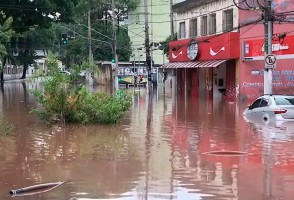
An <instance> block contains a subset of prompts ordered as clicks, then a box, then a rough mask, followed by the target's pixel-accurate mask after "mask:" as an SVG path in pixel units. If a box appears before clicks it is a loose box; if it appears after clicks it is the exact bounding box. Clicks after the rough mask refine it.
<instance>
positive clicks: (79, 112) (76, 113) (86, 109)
mask: <svg viewBox="0 0 294 200" xmlns="http://www.w3.org/2000/svg"><path fill="white" fill-rule="evenodd" d="M56 63H57V61H56V55H54V54H53V55H49V57H48V59H47V66H48V68H49V69H50V71H51V72H50V77H49V78H47V79H46V80H45V81H44V88H43V90H38V89H37V90H33V91H32V93H33V95H34V96H35V98H36V100H37V101H38V102H39V103H40V104H41V108H37V109H34V110H33V111H34V112H36V113H37V114H38V115H39V117H40V118H41V119H42V120H44V121H46V122H48V123H53V122H57V121H64V122H66V123H83V124H89V123H103V124H111V123H115V122H117V121H118V120H119V119H120V118H121V117H122V116H123V114H124V113H125V112H126V111H127V110H128V109H129V108H130V106H131V104H132V99H131V97H130V95H129V94H126V93H123V94H122V95H121V96H120V97H119V98H118V97H116V96H112V95H110V94H107V93H90V92H89V91H87V90H86V88H85V87H84V86H81V85H77V84H76V82H75V80H76V79H75V77H76V75H77V74H78V73H79V71H80V69H87V68H89V67H93V66H91V65H89V64H88V63H83V64H82V65H80V66H76V67H75V68H74V69H75V70H74V72H73V73H72V74H71V75H64V74H61V73H60V72H59V71H58V69H57V68H58V67H57V68H56Z"/></svg>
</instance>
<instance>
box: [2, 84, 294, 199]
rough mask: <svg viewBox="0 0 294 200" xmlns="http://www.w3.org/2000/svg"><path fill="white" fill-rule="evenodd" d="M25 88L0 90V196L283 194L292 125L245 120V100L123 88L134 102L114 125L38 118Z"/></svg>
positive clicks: (289, 195)
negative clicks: (8, 128) (2, 126)
mask: <svg viewBox="0 0 294 200" xmlns="http://www.w3.org/2000/svg"><path fill="white" fill-rule="evenodd" d="M35 87H38V83H37V82H21V81H16V82H7V83H5V84H4V86H3V87H1V90H0V111H1V115H2V117H3V118H4V119H5V120H6V121H8V122H10V123H13V124H15V126H16V128H15V131H14V133H13V134H11V135H9V136H0V174H1V175H0V197H1V199H19V200H57V199H58V200H61V199H62V200H98V199H122V200H132V199H134V200H135V199H144V200H146V199H152V200H153V199H181V200H182V199H183V200H194V199H195V200H197V199H241V200H243V199H244V200H248V199H252V200H259V199H261V200H265V199H293V196H294V148H293V144H294V142H293V140H294V124H291V123H288V124H274V125H265V124H249V123H247V122H245V121H244V119H243V117H242V111H243V109H244V108H245V106H246V104H247V103H244V104H243V103H234V102H231V103H228V102H222V101H220V102H218V103H213V102H211V101H209V100H205V99H201V100H199V99H197V98H186V99H185V98H177V99H175V98H172V93H171V91H170V90H169V89H167V90H166V91H165V95H164V94H163V92H162V91H161V90H160V89H158V90H154V91H153V92H152V93H150V94H148V93H147V92H146V89H141V90H140V91H137V89H136V90H135V91H133V89H130V90H131V91H133V93H134V98H133V100H134V104H133V106H132V108H131V110H130V111H129V112H128V113H126V115H125V118H124V119H123V120H122V121H121V122H120V123H119V124H117V125H112V126H107V125H91V126H82V125H81V126H80V125H68V126H66V127H60V126H57V125H56V126H52V127H46V126H45V125H43V124H42V123H41V122H40V121H39V120H38V119H37V117H36V116H35V115H34V114H30V110H31V109H32V108H34V107H35V106H36V103H35V102H34V98H33V97H32V96H31V94H30V92H29V90H30V89H32V88H35ZM95 90H96V89H95ZM97 90H98V89H97ZM59 181H62V182H63V181H64V183H63V184H61V185H60V186H58V187H56V188H53V189H52V190H48V191H44V192H36V193H35V194H34V193H33V192H32V193H28V195H25V194H24V195H19V196H16V197H11V195H10V194H9V191H10V190H13V189H19V188H23V187H27V186H32V185H36V184H43V183H52V182H59Z"/></svg>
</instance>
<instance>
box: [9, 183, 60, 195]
mask: <svg viewBox="0 0 294 200" xmlns="http://www.w3.org/2000/svg"><path fill="white" fill-rule="evenodd" d="M63 183H64V182H55V183H44V184H38V185H33V186H29V187H24V188H20V189H16V190H10V192H9V193H10V194H11V195H12V196H13V197H15V196H26V195H34V194H37V193H43V192H48V191H50V190H52V189H54V188H56V187H58V186H60V185H61V184H63Z"/></svg>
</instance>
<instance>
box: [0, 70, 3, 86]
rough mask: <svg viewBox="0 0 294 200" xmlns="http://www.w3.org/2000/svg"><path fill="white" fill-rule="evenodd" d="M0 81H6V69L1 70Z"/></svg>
mask: <svg viewBox="0 0 294 200" xmlns="http://www.w3.org/2000/svg"><path fill="white" fill-rule="evenodd" d="M0 82H1V83H3V82H4V71H3V70H1V72H0Z"/></svg>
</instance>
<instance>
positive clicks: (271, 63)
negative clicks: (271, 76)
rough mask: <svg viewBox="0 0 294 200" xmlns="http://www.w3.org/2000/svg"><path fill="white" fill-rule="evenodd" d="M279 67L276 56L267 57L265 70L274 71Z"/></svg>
mask: <svg viewBox="0 0 294 200" xmlns="http://www.w3.org/2000/svg"><path fill="white" fill-rule="evenodd" d="M276 66H277V57H276V55H275V54H268V55H265V68H266V69H273V68H276Z"/></svg>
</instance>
